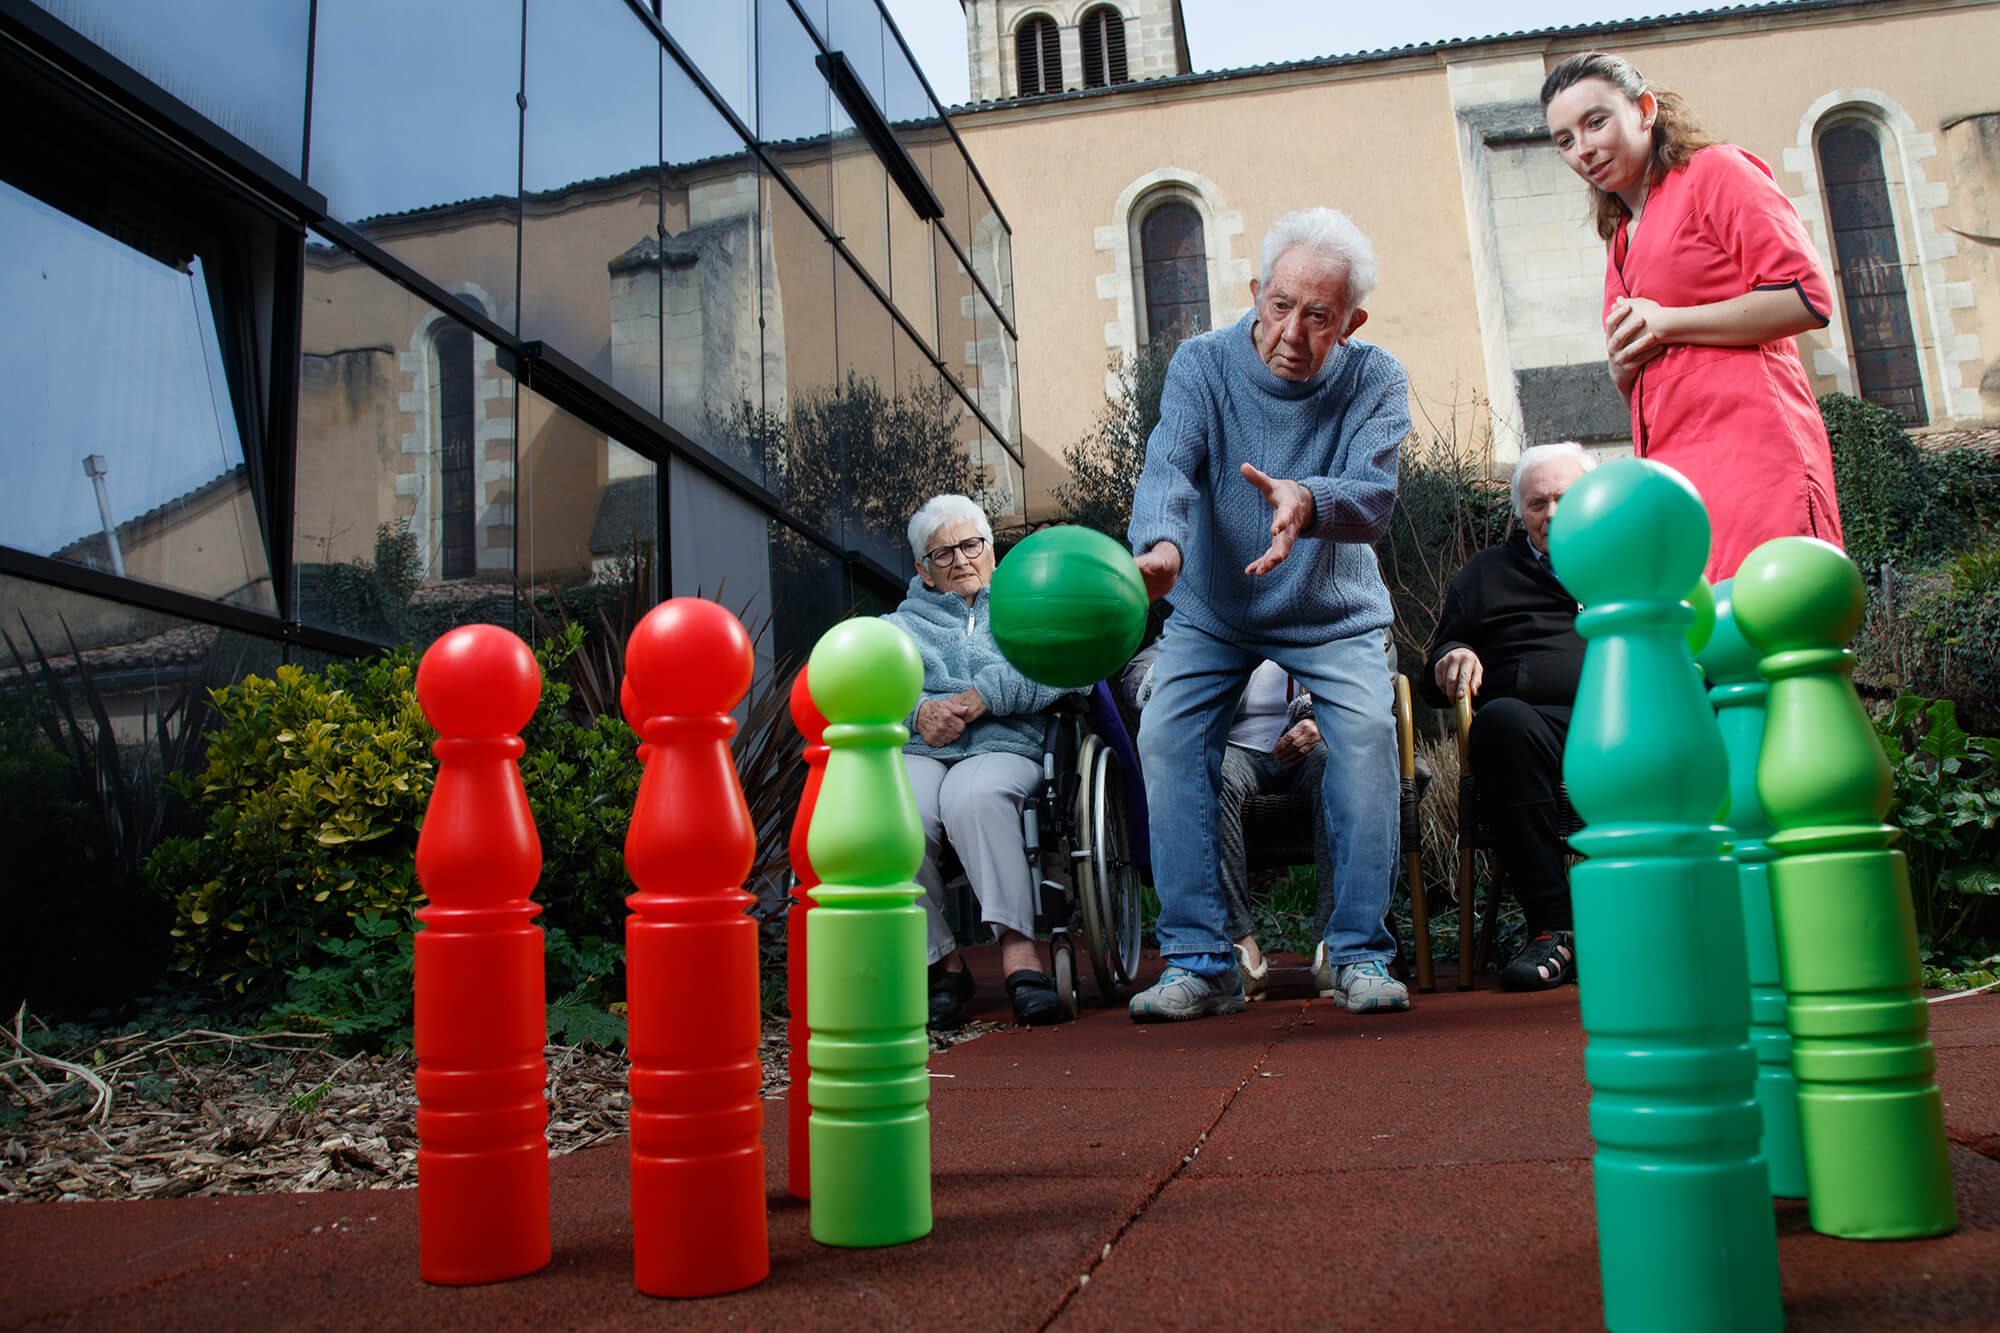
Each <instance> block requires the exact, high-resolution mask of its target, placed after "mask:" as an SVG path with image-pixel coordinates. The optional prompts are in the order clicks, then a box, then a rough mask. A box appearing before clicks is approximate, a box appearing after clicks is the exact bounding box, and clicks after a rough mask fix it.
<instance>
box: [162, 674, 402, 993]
mask: <svg viewBox="0 0 2000 1333" xmlns="http://www.w3.org/2000/svg"><path fill="white" fill-rule="evenodd" d="M415 674H416V662H415V659H414V656H413V655H412V654H410V653H409V652H407V651H403V652H397V653H391V654H389V655H387V656H385V657H381V658H377V659H374V660H371V661H367V662H360V663H354V664H336V665H333V666H330V667H328V668H327V669H326V671H325V672H324V673H323V674H320V675H313V674H309V673H307V672H305V671H302V670H300V669H299V668H298V667H295V666H289V665H287V666H281V667H279V668H278V669H277V670H276V672H274V673H273V675H272V676H271V677H269V678H266V677H262V676H246V677H245V678H244V679H243V680H242V682H241V683H239V684H236V685H233V686H230V687H228V688H226V689H222V690H218V691H216V692H215V693H214V694H213V695H212V696H211V697H212V700H213V703H214V707H215V710H216V712H217V713H218V714H219V715H220V717H221V723H220V725H219V727H218V729H217V730H216V732H215V734H214V736H213V737H212V738H211V739H210V741H209V747H208V754H207V758H206V762H205V763H204V764H203V766H202V768H201V770H200V772H199V773H198V774H196V775H195V776H194V777H193V778H185V777H183V778H181V779H180V780H179V781H178V782H177V784H176V785H177V787H178V789H179V791H180V792H181V794H182V795H183V796H184V797H186V798H187V800H188V801H189V802H190V803H191V804H193V805H195V806H196V807H197V808H199V809H200V811H201V812H202V814H203V816H204V818H205V820H206V826H205V828H204V829H203V831H202V833H201V835H200V836H199V837H198V838H173V839H168V840H166V841H163V842H162V843H161V844H160V845H159V847H158V848H157V849H155V851H154V853H153V856H152V857H151V859H150V860H149V861H148V863H147V873H148V875H149V877H150V878H151V880H152V882H153V883H154V885H155V886H156V887H157V888H159V889H160V890H161V891H162V892H163V893H164V894H166V895H167V896H168V897H169V898H170V899H171V900H172V902H173V904H174V911H175V917H176V920H175V925H174V937H175V939H176V940H177V941H178V943H179V949H180V953H181V958H182V965H183V966H184V967H185V968H187V969H188V970H189V971H192V972H194V973H195V974H196V975H197V976H201V977H204V978H207V979H209V980H213V981H216V982H220V983H222V984H225V985H227V986H228V987H229V988H230V989H232V990H233V991H235V992H236V993H237V994H239V995H242V996H244V997H245V998H246V999H247V1000H248V1001H250V1002H252V1003H259V1004H271V1003H275V1002H276V1001H277V1000H278V999H280V998H282V994H283V990H284V986H285V982H286V979H287V978H288V977H289V976H290V975H291V974H292V973H293V972H294V971H295V970H297V969H300V968H306V967H310V966H312V965H314V964H316V963H318V962H319V961H320V960H322V959H323V958H325V957H327V956H328V949H329V947H330V942H333V941H344V940H346V939H348V938H350V937H351V936H352V934H353V933H354V927H353V925H352V923H353V921H354V920H355V919H356V918H359V917H361V916H362V915H364V914H373V915H375V916H378V917H388V918H392V919H397V920H407V918H408V915H409V912H410V910H411V908H412V907H413V906H414V905H415V902H416V900H417V898H418V890H417V884H416V871H415V866H414V862H413V858H414V856H415V853H416V831H417V824H418V822H419V820H420V819H421V817H422V814H423V808H424V801H425V799H426V798H427V797H428V796H429V794H430V786H431V772H432V761H431V757H430V745H431V742H432V741H433V740H435V739H436V733H435V732H433V731H432V730H431V728H430V726H429V724H428V723H426V722H425V721H424V718H423V714H422V712H421V711H420V710H419V709H418V707H417V700H416V695H415V693H414V691H413V689H412V682H413V680H414V678H415Z"/></svg>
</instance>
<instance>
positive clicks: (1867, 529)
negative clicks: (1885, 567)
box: [1819, 394, 2000, 574]
mask: <svg viewBox="0 0 2000 1333" xmlns="http://www.w3.org/2000/svg"><path fill="white" fill-rule="evenodd" d="M1819 408H1820V415H1821V417H1822V419H1824V421H1825V422H1826V430H1827V436H1828V438H1829V439H1830V440H1831V441H1832V444H1833V478H1834V488H1835V491H1836V493H1837V495H1838V498H1839V501H1840V527H1841V540H1842V542H1843V544H1844V545H1845V546H1846V548H1847V553H1848V555H1849V556H1850V557H1851V558H1852V559H1853V560H1854V562H1855V563H1856V564H1857V565H1859V566H1860V567H1861V568H1862V569H1863V570H1864V571H1867V572H1869V573H1870V574H1872V573H1873V572H1874V570H1875V569H1876V568H1877V567H1878V566H1879V565H1880V564H1881V563H1882V562H1883V561H1885V560H1886V561H1893V562H1895V563H1896V564H1898V565H1900V566H1908V567H1911V568H1922V567H1927V566H1930V565H1933V564H1936V563H1937V562H1938V561H1940V560H1943V559H1946V558H1948V557H1950V556H1951V555H1952V554H1953V553H1955V552H1957V551H1960V550H1963V549H1964V548H1965V547H1966V546H1967V545H1969V544H1970V543H1971V541H1972V540H1973V538H1974V535H1975V534H1977V533H1980V532H1983V531H1987V530H1989V529H1990V528H1991V526H1992V524H1993V521H1994V519H1995V518H1996V517H2000V459H1996V458H1994V457H1993V456H1991V455H1989V454H1986V453H1984V452H1982V451H1979V450H1975V449H1926V448H1921V447H1919V446H1918V445H1917V444H1916V443H1914V442H1913V441H1912V440H1911V439H1910V437H1909V436H1908V435H1907V434H1905V433H1904V430H1903V425H1902V422H1901V420H1900V419H1899V418H1898V417H1897V416H1896V414H1895V413H1893V412H1891V411H1889V410H1888V409H1887V408H1884V407H1879V406H1877V405H1876V404H1874V403H1869V402H1864V401H1862V400H1861V399H1859V398H1851V397H1848V396H1847V395H1845V394H1828V395H1827V396H1826V397H1824V398H1822V399H1820V400H1819Z"/></svg>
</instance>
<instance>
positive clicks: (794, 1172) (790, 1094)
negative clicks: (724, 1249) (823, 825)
mask: <svg viewBox="0 0 2000 1333" xmlns="http://www.w3.org/2000/svg"><path fill="white" fill-rule="evenodd" d="M792 725H794V726H796V727H797V728H798V729H799V735H801V736H803V737H805V742H806V749H805V755H804V758H805V764H806V786H805V791H804V792H802V793H801V794H800V796H799V813H798V817H797V818H796V819H794V820H793V821H792V840H791V843H790V844H789V848H790V853H791V860H792V874H793V875H794V876H795V877H796V878H797V880H798V887H797V888H796V889H795V890H794V891H793V892H794V895H795V896H794V899H793V902H792V905H791V908H790V909H789V910H788V911H787V912H786V913H785V1007H786V1008H787V1009H788V1010H789V1011H790V1017H789V1018H788V1019H787V1020H786V1023H785V1036H786V1038H787V1040H788V1041H789V1043H790V1046H791V1052H790V1055H789V1058H788V1060H787V1069H788V1071H789V1072H790V1074H791V1079H792V1083H791V1087H790V1088H789V1089H788V1090H787V1091H786V1093H785V1168H786V1176H787V1185H788V1187H789V1188H790V1190H791V1193H792V1197H793V1198H794V1199H810V1198H811V1197H812V1174H811V1171H810V1163H811V1161H812V1156H811V1152H810V1140H811V1137H812V1136H811V1132H810V1130H809V1129H808V1125H809V1123H810V1121H811V1118H812V1104H811V1103H810V1102H809V1101H808V1100H807V1098H806V1079H807V1078H808V1077H809V1076H810V1075H811V1074H812V1064H811V1062H810V1061H809V1060H808V1059H807V1058H806V1039H807V1038H808V1037H809V1036H811V1030H810V1029H809V1028H808V1027H807V1026H806V912H807V911H808V910H809V909H810V908H811V907H812V905H813V902H812V899H811V898H810V897H808V896H807V895H808V893H809V892H810V891H811V889H812V888H813V886H815V885H816V884H818V883H819V876H818V875H817V874H815V873H813V868H812V858H811V856H809V855H808V854H807V852H806V832H807V830H809V829H810V828H811V827H812V813H813V806H814V804H815V803H816V802H818V800H819V784H820V780H821V779H822V778H824V777H825V776H826V757H827V755H828V754H830V753H832V751H831V750H830V749H829V748H828V747H827V744H826V719H825V718H824V717H821V716H820V712H819V709H818V708H816V707H814V706H813V701H812V694H811V692H810V691H809V690H808V689H807V688H806V669H805V668H804V667H800V668H799V674H798V675H797V676H796V677H794V678H793V680H792Z"/></svg>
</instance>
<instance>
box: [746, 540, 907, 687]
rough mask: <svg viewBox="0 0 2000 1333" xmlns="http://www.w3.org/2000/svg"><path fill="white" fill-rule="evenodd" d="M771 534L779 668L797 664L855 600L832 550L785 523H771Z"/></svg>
mask: <svg viewBox="0 0 2000 1333" xmlns="http://www.w3.org/2000/svg"><path fill="white" fill-rule="evenodd" d="M770 532H771V608H772V610H771V636H770V637H771V650H772V655H773V658H774V660H775V661H776V662H777V663H778V664H779V665H780V666H781V667H782V666H784V665H785V664H787V663H789V664H791V665H797V664H799V663H801V662H804V661H805V660H806V659H807V658H808V657H810V656H811V655H812V650H813V646H814V645H815V644H817V643H818V642H819V638H820V635H822V634H824V633H826V632H827V631H828V630H830V629H832V628H833V627H834V625H835V624H836V623H837V622H839V621H840V620H842V619H844V618H845V617H846V615H847V612H848V609H849V607H850V605H851V604H852V602H853V596H852V593H851V592H850V591H849V589H848V586H847V570H846V567H845V566H844V565H843V564H842V563H841V562H840V560H839V559H837V558H836V557H835V556H834V554H833V553H832V552H831V551H828V550H827V549H825V548H824V547H822V546H821V545H819V543H817V542H815V541H813V540H811V539H810V538H808V537H806V536H804V535H802V534H801V533H800V532H799V531H798V530H797V529H796V528H792V527H790V526H788V525H786V524H784V523H780V522H776V521H773V522H772V523H771V525H770ZM885 609H893V608H885Z"/></svg>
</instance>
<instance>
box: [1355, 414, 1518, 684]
mask: <svg viewBox="0 0 2000 1333" xmlns="http://www.w3.org/2000/svg"><path fill="white" fill-rule="evenodd" d="M1472 406H1473V412H1472V416H1471V421H1470V422H1469V423H1467V424H1463V425H1462V424H1461V422H1460V413H1459V410H1458V408H1457V406H1456V405H1454V408H1453V411H1452V415H1451V417H1450V418H1449V419H1447V420H1445V421H1444V422H1442V423H1439V422H1438V421H1437V420H1435V419H1433V418H1431V417H1429V416H1428V415H1427V416H1425V418H1424V420H1423V423H1422V429H1421V430H1420V431H1419V432H1418V433H1417V434H1415V435H1412V436H1411V439H1410V440H1409V441H1408V442H1406V443H1405V444H1404V446H1403V453H1402V462H1401V467H1400V470H1399V476H1398V481H1397V486H1396V505H1395V508H1394V509H1393V510H1392V511H1391V513H1390V516H1389V531H1388V532H1387V534H1385V535H1384V536H1383V538H1382V540H1381V541H1379V542H1377V543H1376V544H1375V552H1376V555H1377V557H1378V558H1379V559H1380V560H1381V563H1382V579H1383V581H1384V582H1385V583H1387V584H1388V586H1389V600H1390V604H1391V606H1392V607H1393V610H1394V615H1395V622H1394V633H1395V638H1396V649H1397V656H1398V659H1399V660H1400V661H1401V662H1402V663H1403V669H1404V670H1414V669H1415V667H1414V665H1413V663H1419V662H1421V661H1422V659H1423V655H1424V653H1425V651H1426V650H1427V649H1428V648H1429V646H1430V641H1431V639H1432V637H1433V636H1434V635H1435V634H1436V633H1437V623H1438V616H1439V614H1440V613H1441V612H1442V610H1443V607H1444V594H1445V590H1446V589H1447V588H1449V587H1450V586H1451V581H1452V579H1453V578H1455V577H1457V575H1458V571H1459V570H1460V569H1462V568H1463V567H1464V565H1465V562H1466V561H1467V560H1469V559H1471V558H1472V556H1473V555H1475V554H1476V553H1478V552H1479V551H1482V550H1484V549H1485V548H1486V547H1488V546H1491V545H1493V544H1494V543H1496V542H1498V541H1500V540H1502V539H1503V538H1505V536H1506V535H1507V529H1508V527H1509V525H1510V523H1511V522H1512V520H1513V506H1512V502H1511V501H1510V499H1509V497H1508V494H1507V485H1506V483H1505V482H1503V481H1499V480H1497V479H1495V478H1493V477H1491V476H1490V475H1489V472H1488V461H1487V449H1486V445H1485V442H1484V441H1483V439H1482V438H1481V437H1480V435H1479V429H1480V428H1479V427H1478V426H1477V424H1476V422H1477V421H1478V419H1479V414H1480V411H1481V409H1480V405H1479V404H1477V403H1474V404H1473V405H1472ZM1426 434H1427V435H1428V436H1429V439H1428V441H1424V440H1423V439H1422V438H1421V437H1422V436H1423V435H1426Z"/></svg>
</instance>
